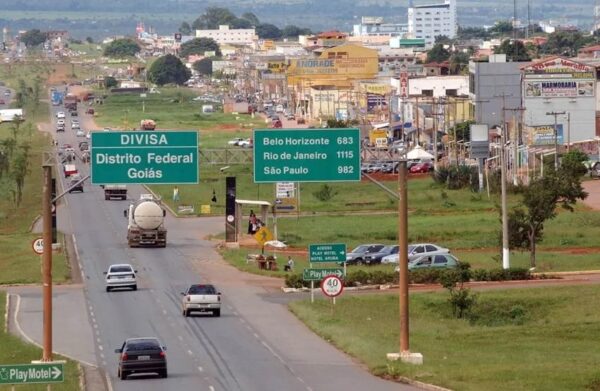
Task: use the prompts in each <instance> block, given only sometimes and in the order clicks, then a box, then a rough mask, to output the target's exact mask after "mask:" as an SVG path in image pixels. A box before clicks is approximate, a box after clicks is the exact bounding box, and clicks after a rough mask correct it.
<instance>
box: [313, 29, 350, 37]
mask: <svg viewBox="0 0 600 391" xmlns="http://www.w3.org/2000/svg"><path fill="white" fill-rule="evenodd" d="M347 36H348V34H346V33H343V32H341V31H337V30H332V31H324V32H322V33H319V34H317V37H318V38H334V37H344V38H345V37H347Z"/></svg>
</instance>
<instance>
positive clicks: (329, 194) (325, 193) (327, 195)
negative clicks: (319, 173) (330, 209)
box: [313, 183, 337, 202]
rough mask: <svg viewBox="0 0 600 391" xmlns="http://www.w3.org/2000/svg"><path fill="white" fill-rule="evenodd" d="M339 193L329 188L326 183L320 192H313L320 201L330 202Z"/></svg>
mask: <svg viewBox="0 0 600 391" xmlns="http://www.w3.org/2000/svg"><path fill="white" fill-rule="evenodd" d="M336 194H337V191H335V190H333V187H331V186H329V185H328V184H327V183H324V184H323V186H321V188H319V190H317V191H315V192H313V196H314V197H315V198H316V199H318V200H319V201H323V202H325V201H330V200H331V199H332V198H333V197H334V196H335V195H336Z"/></svg>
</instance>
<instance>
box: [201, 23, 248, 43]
mask: <svg viewBox="0 0 600 391" xmlns="http://www.w3.org/2000/svg"><path fill="white" fill-rule="evenodd" d="M196 38H212V39H214V40H215V42H216V43H218V44H219V45H223V44H233V45H235V44H237V45H252V44H254V43H255V41H256V40H257V39H258V38H257V36H256V30H255V29H253V28H251V29H230V28H229V26H227V25H220V26H219V29H218V30H217V29H212V30H196Z"/></svg>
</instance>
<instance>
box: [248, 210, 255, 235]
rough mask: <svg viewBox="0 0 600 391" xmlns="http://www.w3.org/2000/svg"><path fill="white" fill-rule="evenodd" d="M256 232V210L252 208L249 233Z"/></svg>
mask: <svg viewBox="0 0 600 391" xmlns="http://www.w3.org/2000/svg"><path fill="white" fill-rule="evenodd" d="M255 232H256V215H255V214H254V210H252V209H250V219H249V220H248V234H250V235H252V234H254V233H255Z"/></svg>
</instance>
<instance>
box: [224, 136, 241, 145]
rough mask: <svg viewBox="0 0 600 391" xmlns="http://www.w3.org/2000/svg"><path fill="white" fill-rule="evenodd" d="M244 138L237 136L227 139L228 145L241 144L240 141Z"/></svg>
mask: <svg viewBox="0 0 600 391" xmlns="http://www.w3.org/2000/svg"><path fill="white" fill-rule="evenodd" d="M243 140H244V139H243V138H241V137H236V138H234V139H232V140H229V141H227V145H239V143H240V141H243Z"/></svg>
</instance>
